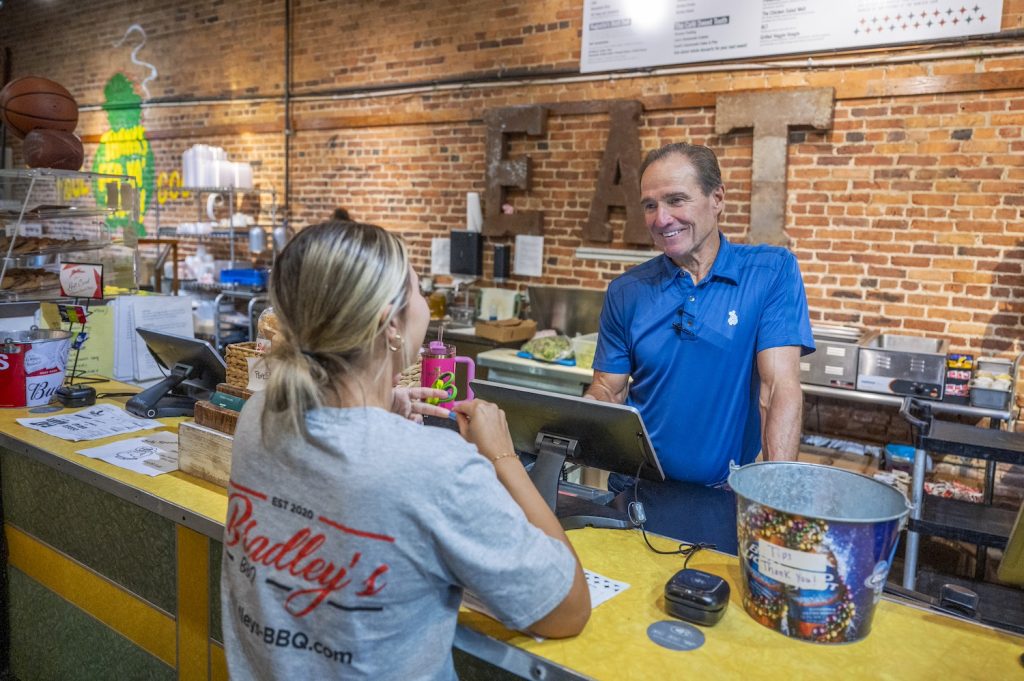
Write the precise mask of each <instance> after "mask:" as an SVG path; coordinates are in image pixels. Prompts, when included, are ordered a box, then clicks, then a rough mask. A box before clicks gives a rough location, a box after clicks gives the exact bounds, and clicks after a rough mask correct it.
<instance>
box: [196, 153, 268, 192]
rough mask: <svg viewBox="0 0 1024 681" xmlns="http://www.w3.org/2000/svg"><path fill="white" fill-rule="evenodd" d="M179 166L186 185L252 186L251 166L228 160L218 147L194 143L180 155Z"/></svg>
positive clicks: (245, 187)
mask: <svg viewBox="0 0 1024 681" xmlns="http://www.w3.org/2000/svg"><path fill="white" fill-rule="evenodd" d="M181 166H182V183H183V184H184V185H185V186H186V187H240V188H243V189H251V188H252V166H251V165H249V164H248V163H233V162H231V161H229V160H228V154H227V152H226V151H224V150H223V149H221V148H220V147H211V146H208V145H206V144H194V145H192V147H191V148H189V149H187V150H186V151H185V153H184V154H182V155H181Z"/></svg>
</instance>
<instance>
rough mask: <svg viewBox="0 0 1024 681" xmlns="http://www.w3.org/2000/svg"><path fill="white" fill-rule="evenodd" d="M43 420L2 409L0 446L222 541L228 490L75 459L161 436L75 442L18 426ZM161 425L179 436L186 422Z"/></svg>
mask: <svg viewBox="0 0 1024 681" xmlns="http://www.w3.org/2000/svg"><path fill="white" fill-rule="evenodd" d="M93 387H95V388H96V392H98V393H104V392H129V391H134V390H137V388H135V387H134V386H130V385H126V384H124V383H119V382H116V381H108V382H105V383H97V384H94V386H93ZM126 401H127V398H124V397H122V398H112V399H100V400H98V401H97V403H98V404H104V403H106V404H114V405H117V406H119V407H124V404H125V402H126ZM75 411H78V409H65V410H63V412H54V413H72V412H75ZM39 416H46V414H38V413H37V414H33V413H30V411H29V410H28V409H24V408H23V409H0V445H3V446H5V447H7V448H9V449H13V450H14V451H17V452H20V453H23V454H27V455H29V456H31V457H33V458H35V459H37V460H41V461H43V462H44V463H47V464H49V465H53V466H55V467H57V468H58V469H61V470H64V471H65V472H67V473H69V474H71V475H73V476H75V477H79V478H82V479H86V480H88V481H89V482H92V483H94V484H96V485H97V486H98V487H101V488H103V489H105V490H106V491H108V492H111V493H113V494H115V495H117V496H119V497H121V498H124V499H127V500H129V501H132V502H135V503H139V504H140V505H142V506H144V507H147V508H150V509H151V510H154V511H156V512H159V513H160V514H161V515H164V516H165V517H167V518H169V519H171V520H174V521H175V522H178V523H181V524H184V525H188V526H190V527H193V529H196V530H199V531H201V532H203V533H204V534H206V535H208V536H211V537H213V538H214V539H217V540H219V539H220V537H221V534H222V532H223V526H224V519H225V518H226V517H227V508H228V498H227V491H226V490H225V489H224V488H223V487H219V486H217V485H214V484H213V483H209V482H206V481H205V480H201V479H199V478H196V477H193V476H191V475H188V474H187V473H182V472H181V471H175V472H173V473H165V474H163V475H157V476H154V477H150V476H147V475H141V474H139V473H133V472H132V471H128V470H125V469H123V468H118V467H117V466H113V465H111V464H108V463H106V462H104V461H98V460H96V459H90V458H89V457H87V456H82V455H81V454H75V452H76V451H77V450H79V449H87V448H89V447H99V446H101V445H105V444H108V443H111V442H116V441H117V440H123V439H128V438H133V437H139V436H141V435H142V434H145V433H152V432H156V430H144V431H137V432H135V433H127V434H124V435H117V436H114V437H110V438H104V439H102V440H86V441H81V442H70V441H68V440H62V439H60V438H58V437H54V436H52V435H46V434H44V433H41V432H39V431H38V430H33V429H31V428H26V427H25V426H23V425H21V424H20V423H18V422H17V421H16V419H19V418H31V417H39ZM158 420H159V421H160V422H161V423H163V424H164V427H163V428H160V429H158V430H168V431H171V432H177V430H178V424H179V423H181V422H182V421H184V420H185V419H184V418H181V417H178V418H165V419H158Z"/></svg>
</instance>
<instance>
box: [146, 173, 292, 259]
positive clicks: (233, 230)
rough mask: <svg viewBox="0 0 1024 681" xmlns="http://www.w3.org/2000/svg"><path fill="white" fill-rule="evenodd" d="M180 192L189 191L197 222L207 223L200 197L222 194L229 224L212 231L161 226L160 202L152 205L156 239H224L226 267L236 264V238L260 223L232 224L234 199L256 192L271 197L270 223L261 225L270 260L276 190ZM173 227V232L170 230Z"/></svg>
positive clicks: (199, 189)
mask: <svg viewBox="0 0 1024 681" xmlns="http://www.w3.org/2000/svg"><path fill="white" fill-rule="evenodd" d="M180 191H182V192H189V193H190V194H192V195H193V196H194V198H195V202H196V214H197V217H198V221H199V222H208V221H209V220H208V216H207V215H204V213H203V196H208V195H210V194H221V195H224V196H225V197H226V198H227V206H228V224H229V225H231V226H230V227H223V228H219V229H214V230H212V231H211V232H210V233H209V234H179V233H178V231H177V227H173V228H172V227H161V225H160V203H159V202H157V203H156V204H155V209H154V215H155V216H156V238H157V240H158V241H160V240H162V239H164V238H171V237H173V238H176V239H195V240H198V241H202V240H204V239H227V241H228V244H229V249H230V251H229V252H230V256H229V266H230V267H234V266H235V240H236V239H237V238H238V237H239V236H245V235H247V234H248V233H249V230H250V229H252V227H254V226H261V225H260V223H258V222H257V224H256V225H249V226H247V227H235V226H234V222H235V200H236V199H237V198H238V197H239V196H245V195H247V194H259V195H260V196H270V225H269V226H268V225H262V226H264V227H269V229H270V233H269V234H268V241H269V242H270V251H271V259H273V258H274V257H275V256H276V255H277V252H276V249H277V246H276V244H275V243H274V229H275V228H276V227H278V224H277V190H275V189H272V188H271V189H257V188H251V189H249V188H244V187H181V189H180ZM172 230H173V231H172Z"/></svg>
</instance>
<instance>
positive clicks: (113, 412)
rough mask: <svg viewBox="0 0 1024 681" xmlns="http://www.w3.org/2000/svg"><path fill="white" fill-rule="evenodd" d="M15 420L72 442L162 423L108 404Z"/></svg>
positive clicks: (144, 428) (158, 426)
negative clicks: (73, 411)
mask: <svg viewBox="0 0 1024 681" xmlns="http://www.w3.org/2000/svg"><path fill="white" fill-rule="evenodd" d="M17 421H18V423H20V424H21V425H23V426H25V427H26V428H32V429H33V430H38V431H39V432H41V433H46V434H47V435H53V436H54V437H59V438H61V439H62V440H70V441H72V442H79V441H81V440H99V439H101V438H105V437H110V436H112V435H123V434H125V433H134V432H135V431H137V430H149V429H150V428H160V427H162V426H163V425H164V424H162V423H160V422H159V421H154V420H152V419H140V418H136V417H135V416H132V415H131V414H129V413H128V412H126V411H125V410H124V409H121V408H120V407H115V406H114V405H112V404H98V405H96V406H94V407H86V408H85V409H81V410H79V411H77V412H75V413H73V414H56V415H53V416H43V417H40V418H30V419H17Z"/></svg>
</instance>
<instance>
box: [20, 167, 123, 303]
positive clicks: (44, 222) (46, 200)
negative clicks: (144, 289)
mask: <svg viewBox="0 0 1024 681" xmlns="http://www.w3.org/2000/svg"><path fill="white" fill-rule="evenodd" d="M138 211H139V206H138V190H137V187H136V184H135V180H134V178H132V177H130V176H127V175H104V174H98V173H85V172H76V171H67V170H50V169H45V168H37V169H14V170H11V169H0V258H2V263H0V301H20V300H46V299H52V298H57V297H59V296H60V282H59V270H60V263H62V262H103V263H105V264H106V263H110V265H111V266H110V267H109V268H107V269H105V272H104V274H105V279H106V281H105V283H108V284H114V285H120V286H124V287H126V288H134V282H135V278H134V264H135V263H134V253H135V248H136V242H137V235H136V233H135V232H134V231H133V229H132V228H131V227H126V228H123V229H122V228H120V227H116V226H112V225H117V224H119V223H122V224H123V223H124V222H132V220H127V221H126V220H124V218H125V217H126V216H132V217H133V218H135V219H137V215H138Z"/></svg>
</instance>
